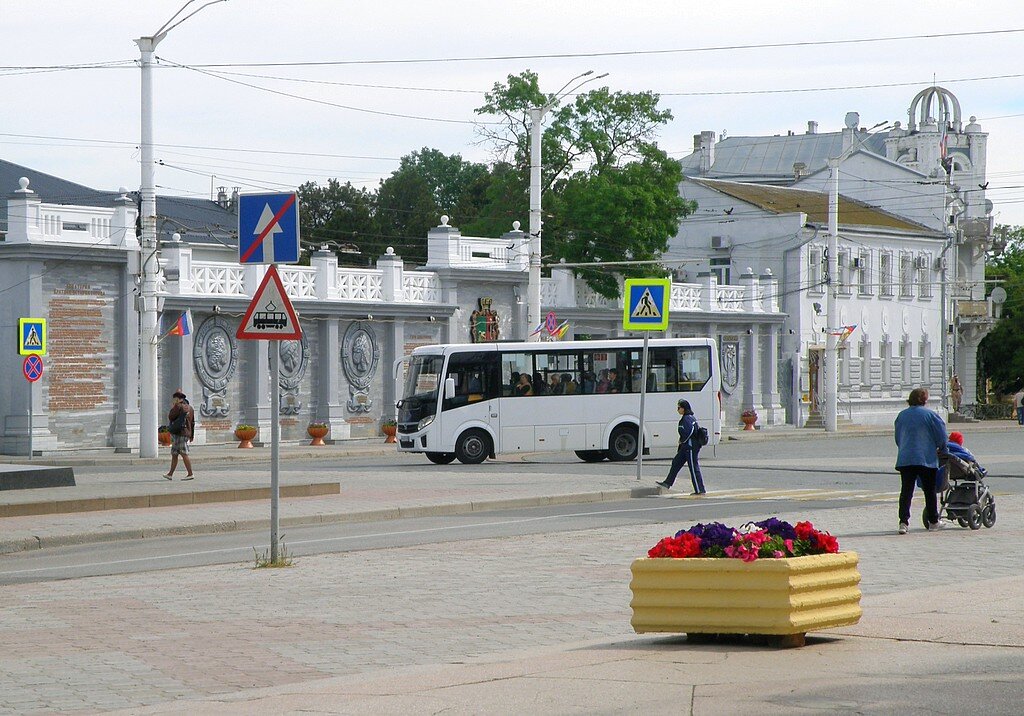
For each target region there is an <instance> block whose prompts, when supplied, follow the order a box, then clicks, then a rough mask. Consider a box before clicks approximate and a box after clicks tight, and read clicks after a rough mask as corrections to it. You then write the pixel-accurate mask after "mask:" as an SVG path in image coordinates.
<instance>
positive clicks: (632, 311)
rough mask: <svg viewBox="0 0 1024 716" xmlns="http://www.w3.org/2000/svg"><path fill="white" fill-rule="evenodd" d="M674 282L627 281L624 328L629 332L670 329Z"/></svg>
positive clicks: (640, 279)
mask: <svg viewBox="0 0 1024 716" xmlns="http://www.w3.org/2000/svg"><path fill="white" fill-rule="evenodd" d="M671 297H672V281H671V280H669V279H667V278H664V279H662V278H630V279H626V285H625V300H624V301H623V304H622V309H623V310H622V327H623V328H625V329H626V330H627V331H664V330H666V329H668V308H669V301H670V299H671Z"/></svg>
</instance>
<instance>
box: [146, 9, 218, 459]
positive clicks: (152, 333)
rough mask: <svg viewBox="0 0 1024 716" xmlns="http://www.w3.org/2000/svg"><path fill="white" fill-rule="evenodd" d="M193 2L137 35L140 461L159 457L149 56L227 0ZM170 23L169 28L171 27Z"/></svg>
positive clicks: (154, 202)
mask: <svg viewBox="0 0 1024 716" xmlns="http://www.w3.org/2000/svg"><path fill="white" fill-rule="evenodd" d="M195 1H196V0H188V2H186V3H185V4H184V5H183V6H182V7H181V8H180V9H179V10H178V12H176V13H174V15H173V17H171V19H170V20H168V21H167V22H165V23H164V24H163V26H162V27H161V28H160V29H159V30H157V31H156V32H155V33H154V34H153V35H150V36H148V37H140V38H139V39H137V40H136V41H135V44H136V45H138V46H139V52H140V54H141V58H140V62H139V67H140V68H141V69H142V87H141V95H142V137H141V141H140V158H141V162H142V178H141V185H140V187H139V194H140V195H141V197H142V206H141V209H140V210H141V213H142V217H141V219H142V240H141V241H140V242H139V244H140V245H139V250H140V252H141V255H140V260H139V272H140V274H141V276H140V285H139V302H138V310H139V313H140V314H141V324H140V328H139V457H156V456H157V423H158V422H159V419H158V418H157V390H158V378H157V376H158V374H159V373H158V368H159V366H158V363H157V350H158V346H157V320H158V312H157V295H156V284H157V276H158V274H159V272H160V266H159V264H158V256H157V251H158V248H157V238H156V184H155V179H154V165H153V52H154V50H156V46H157V45H159V44H160V41H161V40H163V39H164V38H165V37H167V33H169V32H170V31H171V30H173V29H174V28H176V27H177V26H178V25H180V24H181V23H183V22H185V21H186V20H188V19H189V18H190V17H192V16H193V15H195V14H196V13H197V12H199V11H201V10H202V9H203V8H206V7H208V6H210V5H215V4H217V3H219V2H226V0H210V2H207V3H206V4H204V5H201V6H200V7H198V8H197V9H196V10H193V11H192V12H191V13H189V14H188V15H186V16H185V17H183V18H181V19H180V20H178V21H177V22H175V20H177V18H178V16H180V15H181V14H182V13H183V12H184V11H185V10H186V8H188V6H189V5H191V4H192V3H194V2H195ZM172 23H173V24H172Z"/></svg>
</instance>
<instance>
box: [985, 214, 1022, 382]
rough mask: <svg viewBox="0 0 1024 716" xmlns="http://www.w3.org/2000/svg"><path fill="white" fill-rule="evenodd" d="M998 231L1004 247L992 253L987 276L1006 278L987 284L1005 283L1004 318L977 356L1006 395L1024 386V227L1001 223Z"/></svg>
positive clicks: (987, 267) (989, 277)
mask: <svg viewBox="0 0 1024 716" xmlns="http://www.w3.org/2000/svg"><path fill="white" fill-rule="evenodd" d="M996 233H997V234H1002V236H1003V238H1004V240H1005V248H1003V249H1002V251H1001V252H999V253H996V252H990V254H989V259H988V262H987V264H986V266H985V278H987V279H1000V280H1002V281H1003V282H1002V283H999V284H988V286H989V288H988V293H991V292H992V289H993V288H994V287H995V286H1002V287H1003V288H1004V289H1005V290H1006V303H1005V304H1003V315H1002V320H1001V321H999V323H997V324H996V326H995V328H994V329H992V332H991V333H989V334H988V335H987V336H985V338H984V339H982V341H981V345H980V346H979V350H978V358H979V363H980V364H981V366H982V373H983V374H984V375H985V376H986V377H988V378H991V379H992V387H993V389H994V390H996V391H997V392H999V393H1003V394H1005V393H1011V392H1014V391H1015V390H1016V389H1017V388H1019V387H1021V385H1024V226H998V227H996ZM979 392H980V393H982V394H983V393H984V391H983V390H979Z"/></svg>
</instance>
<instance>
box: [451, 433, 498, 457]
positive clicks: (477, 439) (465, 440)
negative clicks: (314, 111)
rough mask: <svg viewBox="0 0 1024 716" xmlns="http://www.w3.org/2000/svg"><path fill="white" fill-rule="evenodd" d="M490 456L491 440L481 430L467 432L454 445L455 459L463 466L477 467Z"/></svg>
mask: <svg viewBox="0 0 1024 716" xmlns="http://www.w3.org/2000/svg"><path fill="white" fill-rule="evenodd" d="M490 454H491V438H490V436H489V435H488V434H487V433H485V432H484V431H483V430H467V431H466V432H464V433H462V435H460V436H459V440H458V442H456V443H455V457H457V458H459V462H461V463H463V464H465V465H479V464H480V463H482V462H483V461H484V460H486V459H487V456H488V455H490Z"/></svg>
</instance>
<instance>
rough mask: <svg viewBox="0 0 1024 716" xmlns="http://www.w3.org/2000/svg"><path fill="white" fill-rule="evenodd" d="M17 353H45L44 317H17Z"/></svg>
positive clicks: (24, 354)
mask: <svg viewBox="0 0 1024 716" xmlns="http://www.w3.org/2000/svg"><path fill="white" fill-rule="evenodd" d="M18 353H19V355H23V356H29V355H38V356H44V355H46V319H45V318H19V319H18Z"/></svg>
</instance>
